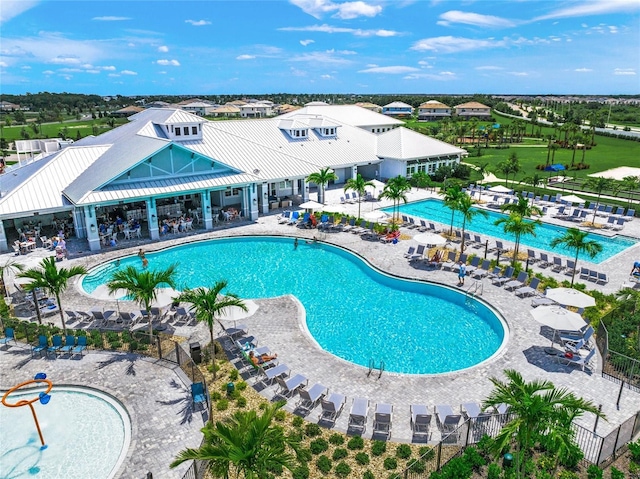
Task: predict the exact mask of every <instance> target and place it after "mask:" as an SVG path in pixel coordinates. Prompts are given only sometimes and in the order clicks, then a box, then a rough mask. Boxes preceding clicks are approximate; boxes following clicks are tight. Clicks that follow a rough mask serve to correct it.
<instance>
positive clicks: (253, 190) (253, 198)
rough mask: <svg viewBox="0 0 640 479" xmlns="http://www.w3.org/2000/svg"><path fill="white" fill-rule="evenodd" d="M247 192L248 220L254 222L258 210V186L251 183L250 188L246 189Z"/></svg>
mask: <svg viewBox="0 0 640 479" xmlns="http://www.w3.org/2000/svg"><path fill="white" fill-rule="evenodd" d="M247 189H248V192H247V196H248V197H249V210H250V213H249V218H250V219H251V221H256V220H257V219H258V216H259V212H260V211H259V209H258V186H257V185H256V184H255V183H252V184H251V185H250V186H248V187H247Z"/></svg>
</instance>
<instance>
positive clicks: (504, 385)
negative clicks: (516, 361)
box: [482, 369, 605, 477]
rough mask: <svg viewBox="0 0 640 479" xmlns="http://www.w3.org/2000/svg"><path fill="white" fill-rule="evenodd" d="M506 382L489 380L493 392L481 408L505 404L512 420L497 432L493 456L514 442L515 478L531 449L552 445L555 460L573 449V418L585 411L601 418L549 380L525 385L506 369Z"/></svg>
mask: <svg viewBox="0 0 640 479" xmlns="http://www.w3.org/2000/svg"><path fill="white" fill-rule="evenodd" d="M504 374H505V376H506V377H507V379H508V381H506V382H504V381H501V380H499V379H497V378H491V379H490V381H491V382H492V383H493V385H494V390H493V391H492V392H491V394H490V395H489V396H488V397H487V398H486V399H485V401H484V403H483V404H482V406H483V408H489V407H495V406H497V405H499V404H506V405H507V406H508V408H509V413H510V414H511V415H510V417H511V418H512V419H511V420H510V421H509V422H508V423H507V424H506V425H505V426H503V428H502V430H501V431H500V432H499V433H498V435H497V436H496V438H495V443H494V453H495V454H496V455H499V454H500V453H501V452H502V451H504V450H505V449H508V448H509V447H510V446H511V444H512V441H513V440H514V439H515V442H516V445H517V447H518V450H519V452H520V453H521V454H516V455H515V457H516V470H517V472H518V476H519V477H523V475H524V465H525V463H526V462H527V459H528V458H529V457H531V451H532V449H533V448H534V447H535V446H536V445H539V444H549V443H550V442H551V443H552V444H555V445H556V447H555V448H553V449H552V450H553V451H554V452H555V454H556V460H557V458H558V457H559V456H561V455H562V454H563V453H565V452H566V447H560V448H558V447H557V446H560V445H562V444H564V445H565V446H574V447H575V444H574V436H573V434H574V433H573V431H572V429H571V427H568V426H569V425H570V423H571V421H572V420H573V419H576V418H578V417H580V416H582V415H583V414H584V413H586V412H589V413H592V414H595V415H596V416H598V417H601V418H605V416H604V414H603V413H602V412H601V411H599V410H598V408H597V407H596V405H595V404H593V403H592V402H591V401H586V400H584V399H582V398H579V397H577V396H575V395H574V394H573V393H571V392H569V391H567V390H566V389H564V388H561V389H557V388H556V387H555V386H554V385H553V383H551V382H549V381H540V380H535V381H532V382H526V381H525V380H524V379H523V378H522V376H521V375H520V373H518V372H517V371H515V370H512V369H509V370H506V371H505V372H504Z"/></svg>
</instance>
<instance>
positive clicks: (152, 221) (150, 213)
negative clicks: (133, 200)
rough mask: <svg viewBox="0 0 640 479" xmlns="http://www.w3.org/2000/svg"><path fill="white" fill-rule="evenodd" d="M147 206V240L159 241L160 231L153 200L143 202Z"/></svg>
mask: <svg viewBox="0 0 640 479" xmlns="http://www.w3.org/2000/svg"><path fill="white" fill-rule="evenodd" d="M145 203H146V205H147V224H148V225H149V238H151V239H152V240H157V239H160V231H159V230H158V212H157V210H156V200H155V198H149V199H148V200H145Z"/></svg>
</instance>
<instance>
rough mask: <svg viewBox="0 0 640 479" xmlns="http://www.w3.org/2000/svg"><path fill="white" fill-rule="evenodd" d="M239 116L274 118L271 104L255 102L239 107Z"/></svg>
mask: <svg viewBox="0 0 640 479" xmlns="http://www.w3.org/2000/svg"><path fill="white" fill-rule="evenodd" d="M240 116H241V117H243V118H266V117H269V116H274V111H273V102H256V103H247V104H245V105H241V106H240Z"/></svg>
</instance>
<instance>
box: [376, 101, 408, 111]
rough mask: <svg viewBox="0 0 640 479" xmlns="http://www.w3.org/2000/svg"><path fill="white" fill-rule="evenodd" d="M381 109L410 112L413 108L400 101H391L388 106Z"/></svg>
mask: <svg viewBox="0 0 640 479" xmlns="http://www.w3.org/2000/svg"><path fill="white" fill-rule="evenodd" d="M383 108H410V109H411V110H413V107H412V106H411V105H408V104H406V103H404V102H402V101H392V102H391V103H389V104H388V105H385V106H384V107H383Z"/></svg>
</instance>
